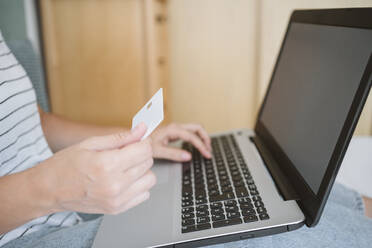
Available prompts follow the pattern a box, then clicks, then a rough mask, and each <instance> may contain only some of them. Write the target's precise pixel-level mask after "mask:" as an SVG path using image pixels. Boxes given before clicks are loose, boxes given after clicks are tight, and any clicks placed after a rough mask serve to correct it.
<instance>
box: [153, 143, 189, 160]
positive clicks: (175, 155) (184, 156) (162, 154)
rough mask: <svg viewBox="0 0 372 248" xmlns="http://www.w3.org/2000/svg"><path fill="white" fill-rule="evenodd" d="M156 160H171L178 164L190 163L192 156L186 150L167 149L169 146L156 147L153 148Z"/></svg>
mask: <svg viewBox="0 0 372 248" xmlns="http://www.w3.org/2000/svg"><path fill="white" fill-rule="evenodd" d="M153 156H154V158H162V159H169V160H173V161H177V162H183V161H189V160H190V159H191V154H190V153H189V152H187V151H185V150H182V149H178V148H173V147H167V146H155V147H154V148H153Z"/></svg>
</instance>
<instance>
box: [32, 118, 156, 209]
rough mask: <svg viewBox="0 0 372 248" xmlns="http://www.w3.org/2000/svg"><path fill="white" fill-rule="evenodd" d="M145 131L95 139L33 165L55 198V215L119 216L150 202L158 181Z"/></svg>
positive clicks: (136, 130) (133, 131) (142, 129)
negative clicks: (144, 202) (76, 212)
mask: <svg viewBox="0 0 372 248" xmlns="http://www.w3.org/2000/svg"><path fill="white" fill-rule="evenodd" d="M145 132H146V126H145V125H144V124H141V125H138V126H137V128H135V129H134V130H132V131H130V132H126V133H119V134H113V135H108V136H100V137H92V138H89V139H87V140H85V141H83V142H81V143H79V144H77V145H74V146H71V147H69V148H67V149H64V150H61V151H60V152H57V153H56V154H55V155H54V156H52V157H51V158H49V159H48V160H46V161H44V162H42V163H40V164H39V165H38V166H36V167H34V168H35V170H38V173H41V175H42V177H41V180H43V182H44V183H43V184H44V185H45V184H46V185H45V187H47V189H48V190H50V192H49V193H51V194H52V197H51V199H52V206H51V208H52V209H53V210H52V211H53V212H58V211H78V212H85V213H105V214H117V213H120V212H123V211H126V210H128V209H129V208H132V207H134V206H136V205H138V204H140V203H141V202H143V201H145V200H146V199H148V198H149V195H150V193H149V190H150V188H151V187H153V186H154V185H155V183H156V177H155V175H154V174H153V173H152V172H151V171H150V168H151V167H152V165H153V158H152V148H151V141H150V140H149V139H145V140H144V141H140V140H141V138H142V136H143V135H144V134H145ZM39 175H40V174H39Z"/></svg>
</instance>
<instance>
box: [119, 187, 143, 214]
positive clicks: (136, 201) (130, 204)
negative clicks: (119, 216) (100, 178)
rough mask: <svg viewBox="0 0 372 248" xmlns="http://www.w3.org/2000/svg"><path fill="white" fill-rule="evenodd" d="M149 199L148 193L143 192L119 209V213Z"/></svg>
mask: <svg viewBox="0 0 372 248" xmlns="http://www.w3.org/2000/svg"><path fill="white" fill-rule="evenodd" d="M149 198H150V192H148V191H146V192H143V193H141V194H140V195H138V196H136V197H135V198H134V199H132V200H131V201H129V202H128V203H126V204H124V205H123V206H122V207H121V209H120V211H119V212H120V213H121V212H125V211H127V210H129V209H131V208H133V207H135V206H137V205H139V204H141V203H142V202H144V201H146V200H148V199H149Z"/></svg>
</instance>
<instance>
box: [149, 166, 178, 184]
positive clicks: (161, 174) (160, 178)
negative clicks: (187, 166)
mask: <svg viewBox="0 0 372 248" xmlns="http://www.w3.org/2000/svg"><path fill="white" fill-rule="evenodd" d="M171 166H175V163H174V162H171V161H167V160H155V162H154V166H153V167H152V169H151V170H152V171H153V172H154V173H155V175H156V179H157V185H160V184H164V183H168V181H169V174H170V173H171V168H172V167H171Z"/></svg>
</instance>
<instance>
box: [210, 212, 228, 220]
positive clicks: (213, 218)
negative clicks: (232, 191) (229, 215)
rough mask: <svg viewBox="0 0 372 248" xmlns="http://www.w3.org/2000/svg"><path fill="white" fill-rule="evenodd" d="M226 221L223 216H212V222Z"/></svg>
mask: <svg viewBox="0 0 372 248" xmlns="http://www.w3.org/2000/svg"><path fill="white" fill-rule="evenodd" d="M224 219H226V217H225V214H223V212H222V214H212V221H220V220H224Z"/></svg>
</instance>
